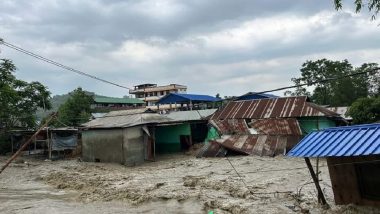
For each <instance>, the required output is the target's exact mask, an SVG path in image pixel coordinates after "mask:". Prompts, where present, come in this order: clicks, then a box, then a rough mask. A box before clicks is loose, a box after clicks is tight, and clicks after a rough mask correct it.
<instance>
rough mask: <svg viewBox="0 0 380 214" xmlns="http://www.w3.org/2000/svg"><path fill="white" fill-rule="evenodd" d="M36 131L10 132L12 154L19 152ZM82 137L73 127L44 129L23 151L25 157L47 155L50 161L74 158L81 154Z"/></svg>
mask: <svg viewBox="0 0 380 214" xmlns="http://www.w3.org/2000/svg"><path fill="white" fill-rule="evenodd" d="M34 133H35V130H12V131H11V132H10V138H11V150H12V154H13V153H14V152H15V151H17V150H18V149H19V148H20V147H21V146H22V145H23V144H24V143H25V141H27V140H28V139H29V138H31V137H32V136H33V134H34ZM80 151H81V135H80V133H79V132H78V129H76V128H72V127H64V128H44V129H43V130H41V131H40V133H39V134H38V135H36V136H35V137H34V138H33V139H32V143H31V144H30V145H29V146H28V147H27V148H26V149H25V150H23V151H22V152H23V154H24V155H46V156H47V157H48V158H49V159H52V158H61V157H73V156H76V155H78V154H80Z"/></svg>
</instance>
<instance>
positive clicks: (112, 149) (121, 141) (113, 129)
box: [82, 109, 215, 165]
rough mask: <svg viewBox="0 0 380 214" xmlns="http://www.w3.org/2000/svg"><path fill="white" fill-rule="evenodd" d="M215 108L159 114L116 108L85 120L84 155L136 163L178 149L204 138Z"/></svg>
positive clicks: (174, 151) (188, 146)
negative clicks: (116, 109)
mask: <svg viewBox="0 0 380 214" xmlns="http://www.w3.org/2000/svg"><path fill="white" fill-rule="evenodd" d="M214 112H215V109H214V110H212V109H207V110H196V111H184V112H172V113H170V114H158V113H156V112H155V111H152V110H150V109H134V110H122V111H113V112H110V113H108V114H106V115H104V116H103V117H100V118H96V119H94V120H92V121H90V122H88V123H85V124H83V128H82V142H83V143H82V145H83V147H82V148H83V149H82V151H83V153H82V154H83V159H84V160H85V161H92V162H116V163H121V164H124V165H137V164H141V163H143V162H144V160H154V159H155V156H156V154H165V153H176V152H182V151H186V150H188V149H190V147H191V146H192V145H193V144H195V143H197V142H203V141H204V139H205V137H206V135H207V122H208V119H207V117H208V116H209V115H211V114H212V113H214Z"/></svg>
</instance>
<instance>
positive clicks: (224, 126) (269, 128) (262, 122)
mask: <svg viewBox="0 0 380 214" xmlns="http://www.w3.org/2000/svg"><path fill="white" fill-rule="evenodd" d="M248 121H251V122H248V124H247V122H246V119H225V120H210V124H211V125H212V126H214V127H215V128H216V129H217V130H218V131H219V133H220V134H237V135H241V134H267V135H302V131H301V128H300V126H299V123H298V121H297V119H295V118H270V119H259V120H249V119H248Z"/></svg>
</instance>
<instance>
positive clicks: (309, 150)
mask: <svg viewBox="0 0 380 214" xmlns="http://www.w3.org/2000/svg"><path fill="white" fill-rule="evenodd" d="M376 154H380V124H367V125H358V126H342V127H336V128H329V129H325V130H322V131H317V132H312V133H310V134H309V135H307V136H306V137H305V138H304V139H303V140H302V141H301V142H300V143H299V144H297V146H296V147H294V148H293V149H292V150H291V151H290V152H289V153H288V156H293V157H341V156H363V155H376Z"/></svg>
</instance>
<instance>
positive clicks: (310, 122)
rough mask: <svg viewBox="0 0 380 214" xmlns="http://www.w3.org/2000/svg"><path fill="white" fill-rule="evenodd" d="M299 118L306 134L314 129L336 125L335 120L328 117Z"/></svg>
mask: <svg viewBox="0 0 380 214" xmlns="http://www.w3.org/2000/svg"><path fill="white" fill-rule="evenodd" d="M297 120H298V123H299V124H300V127H301V130H302V133H303V134H304V135H307V134H309V133H310V132H312V131H317V130H321V129H325V128H329V127H335V126H336V124H335V122H334V121H332V120H330V119H328V118H326V117H300V118H297Z"/></svg>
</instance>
